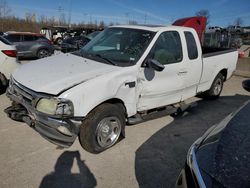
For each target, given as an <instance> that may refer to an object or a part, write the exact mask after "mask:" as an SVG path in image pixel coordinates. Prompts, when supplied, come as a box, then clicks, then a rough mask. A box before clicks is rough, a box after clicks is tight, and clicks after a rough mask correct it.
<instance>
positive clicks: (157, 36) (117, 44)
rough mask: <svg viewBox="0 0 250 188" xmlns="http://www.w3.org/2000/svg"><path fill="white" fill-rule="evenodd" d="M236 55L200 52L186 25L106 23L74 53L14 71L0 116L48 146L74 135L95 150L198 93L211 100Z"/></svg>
mask: <svg viewBox="0 0 250 188" xmlns="http://www.w3.org/2000/svg"><path fill="white" fill-rule="evenodd" d="M237 58H238V52H237V51H236V50H231V49H215V48H214V49H213V48H203V49H202V47H201V44H200V40H199V37H198V35H197V33H196V31H195V30H194V29H192V28H187V27H179V26H167V27H161V26H160V27H159V26H155V27H154V26H139V25H137V26H132V25H131V26H112V27H109V28H107V29H106V30H104V31H103V32H101V33H100V34H99V35H97V36H96V37H95V38H94V39H93V40H92V41H91V42H89V43H88V44H87V45H85V46H84V47H83V48H82V49H81V50H80V51H79V52H76V53H73V54H69V53H68V54H59V55H57V56H53V57H49V58H46V59H41V60H37V61H35V62H33V63H29V64H25V65H23V66H21V67H20V68H19V69H18V71H16V72H15V73H14V74H13V75H12V78H11V81H10V85H9V88H8V92H7V96H8V97H9V98H10V99H11V100H12V101H13V103H12V106H10V107H9V108H7V109H6V110H5V112H6V113H7V114H8V116H9V117H10V118H12V119H14V120H18V121H24V122H26V123H27V124H28V125H30V126H31V127H33V128H34V129H35V130H36V131H37V132H39V133H40V134H41V135H42V136H43V137H44V138H46V139H48V140H49V141H51V142H52V143H55V144H57V145H60V146H63V147H69V146H71V145H72V144H73V143H74V141H75V139H76V138H77V137H78V138H79V141H80V143H81V145H82V147H83V148H84V149H85V150H87V151H89V152H91V153H100V152H102V151H104V150H106V149H107V148H110V147H111V146H113V145H114V144H116V143H117V142H118V141H119V140H120V139H119V138H120V136H121V137H124V136H125V124H126V123H128V124H136V123H139V122H142V121H144V120H148V119H152V118H155V117H159V116H162V115H168V114H173V113H176V112H177V111H179V110H184V109H185V108H186V107H185V106H186V105H185V104H184V101H185V100H186V99H188V98H190V97H193V96H196V95H197V94H201V93H203V94H204V96H206V97H209V98H211V99H216V98H218V97H219V96H220V93H221V91H222V88H223V83H224V82H225V81H226V80H227V79H229V78H230V77H231V76H232V73H233V71H234V70H235V68H236V62H237ZM31 78H32V79H31Z"/></svg>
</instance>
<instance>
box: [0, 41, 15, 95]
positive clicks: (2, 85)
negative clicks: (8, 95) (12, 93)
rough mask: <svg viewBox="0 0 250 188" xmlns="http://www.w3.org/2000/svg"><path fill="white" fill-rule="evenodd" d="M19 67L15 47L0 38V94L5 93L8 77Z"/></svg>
mask: <svg viewBox="0 0 250 188" xmlns="http://www.w3.org/2000/svg"><path fill="white" fill-rule="evenodd" d="M19 65H20V64H19V62H18V60H17V51H16V47H15V46H13V45H11V44H10V42H9V41H8V40H6V39H5V38H3V37H1V36H0V93H3V92H5V89H6V87H7V85H8V80H9V79H10V75H11V74H12V73H13V71H14V70H15V69H16V68H17V67H18V66H19Z"/></svg>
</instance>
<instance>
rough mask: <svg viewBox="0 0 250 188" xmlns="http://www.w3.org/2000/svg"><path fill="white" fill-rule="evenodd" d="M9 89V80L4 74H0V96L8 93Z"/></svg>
mask: <svg viewBox="0 0 250 188" xmlns="http://www.w3.org/2000/svg"><path fill="white" fill-rule="evenodd" d="M7 87H8V80H7V79H6V78H5V76H4V75H3V74H1V73H0V95H2V94H4V93H5V92H6V89H7Z"/></svg>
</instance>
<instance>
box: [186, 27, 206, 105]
mask: <svg viewBox="0 0 250 188" xmlns="http://www.w3.org/2000/svg"><path fill="white" fill-rule="evenodd" d="M184 35H185V39H186V48H185V49H186V53H187V55H186V56H185V63H184V65H185V75H184V77H183V81H184V91H183V96H182V100H185V99H188V98H190V97H193V96H195V95H196V92H197V87H198V85H199V82H200V78H201V74H202V55H201V54H202V52H201V48H198V46H197V44H200V41H199V39H198V37H196V38H195V37H194V35H193V33H192V32H190V31H185V32H184Z"/></svg>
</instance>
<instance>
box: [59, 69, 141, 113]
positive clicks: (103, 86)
mask: <svg viewBox="0 0 250 188" xmlns="http://www.w3.org/2000/svg"><path fill="white" fill-rule="evenodd" d="M136 70H137V69H136V66H131V67H121V68H118V70H116V71H114V72H111V73H109V74H108V75H107V74H104V75H101V76H98V77H96V78H93V79H91V80H87V81H85V82H83V83H81V84H79V85H77V86H75V87H73V88H71V89H69V90H67V91H65V92H64V93H62V94H61V95H60V96H59V98H66V99H69V100H71V101H72V102H73V104H74V115H75V116H80V117H83V116H87V114H88V113H89V112H90V111H91V110H93V109H94V108H95V107H97V106H98V105H100V104H102V103H103V102H105V101H107V100H110V99H120V100H121V101H123V103H124V105H125V107H126V111H127V114H128V116H132V115H134V114H135V113H136V102H135V101H136V84H137V83H136V72H137V71H136ZM131 82H132V83H135V86H133V84H132V85H129V84H127V83H131Z"/></svg>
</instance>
